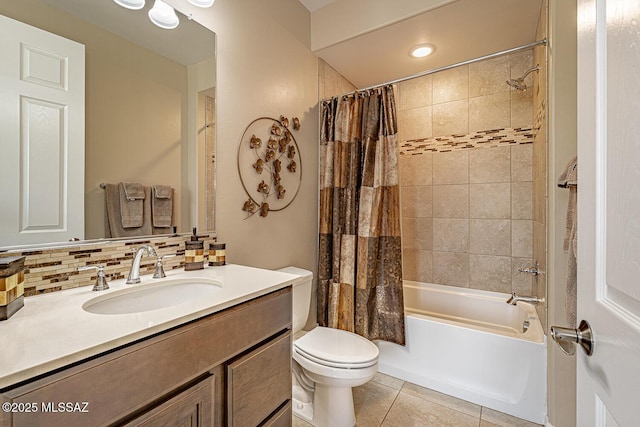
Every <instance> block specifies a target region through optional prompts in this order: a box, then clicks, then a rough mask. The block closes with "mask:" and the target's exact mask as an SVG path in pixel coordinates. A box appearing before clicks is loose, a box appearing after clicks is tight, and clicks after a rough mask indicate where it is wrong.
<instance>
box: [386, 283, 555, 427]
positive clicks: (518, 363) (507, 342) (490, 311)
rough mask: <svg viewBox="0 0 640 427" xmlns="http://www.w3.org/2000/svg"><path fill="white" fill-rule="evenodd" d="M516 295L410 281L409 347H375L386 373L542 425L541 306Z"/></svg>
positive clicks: (407, 300)
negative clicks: (516, 300) (514, 297)
mask: <svg viewBox="0 0 640 427" xmlns="http://www.w3.org/2000/svg"><path fill="white" fill-rule="evenodd" d="M509 296H510V295H508V294H502V293H496V292H487V291H479V290H475V289H466V288H457V287H452V286H442V285H433V284H425V283H418V282H411V281H405V282H404V300H405V313H406V318H405V320H406V342H407V344H406V346H405V347H402V346H399V345H397V344H391V343H388V342H384V341H377V342H376V344H377V345H378V347H379V348H380V359H379V370H380V372H382V373H384V374H388V375H392V376H394V377H397V378H400V379H403V380H405V381H409V382H411V383H414V384H418V385H421V386H424V387H427V388H430V389H433V390H437V391H439V392H442V393H445V394H448V395H451V396H455V397H458V398H460V399H463V400H467V401H469V402H473V403H476V404H478V405H482V406H486V407H488V408H492V409H495V410H497V411H500V412H505V413H507V414H511V415H514V416H516V417H519V418H524V419H526V420H529V421H532V422H535V423H538V424H543V423H544V419H545V415H546V387H547V373H546V368H547V362H546V360H547V359H546V339H545V335H544V333H543V331H542V326H541V324H540V320H539V318H538V315H537V314H536V310H535V307H534V306H533V305H531V304H524V303H518V305H517V306H512V305H509V304H506V300H507V299H508V298H509ZM525 322H528V323H527V325H528V326H524V325H525ZM525 327H527V329H526V331H524V330H523V329H524V328H525Z"/></svg>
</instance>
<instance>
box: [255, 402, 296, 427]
mask: <svg viewBox="0 0 640 427" xmlns="http://www.w3.org/2000/svg"><path fill="white" fill-rule="evenodd" d="M291 417H292V414H291V401H290V400H289V401H288V402H287V404H286V405H284V406H283V407H282V408H280V410H279V411H278V412H276V413H275V414H273V415H272V416H271V417H269V419H268V420H267V421H266V422H265V423H264V424H263V425H262V427H290V426H291Z"/></svg>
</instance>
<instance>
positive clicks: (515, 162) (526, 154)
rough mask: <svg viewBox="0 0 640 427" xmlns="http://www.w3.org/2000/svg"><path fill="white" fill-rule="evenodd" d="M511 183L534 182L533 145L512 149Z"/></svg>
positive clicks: (516, 146)
mask: <svg viewBox="0 0 640 427" xmlns="http://www.w3.org/2000/svg"><path fill="white" fill-rule="evenodd" d="M511 181H533V144H520V145H514V146H512V147H511Z"/></svg>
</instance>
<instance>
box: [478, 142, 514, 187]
mask: <svg viewBox="0 0 640 427" xmlns="http://www.w3.org/2000/svg"><path fill="white" fill-rule="evenodd" d="M510 181H511V147H494V148H480V149H474V150H469V182H471V183H478V184H482V183H487V182H510Z"/></svg>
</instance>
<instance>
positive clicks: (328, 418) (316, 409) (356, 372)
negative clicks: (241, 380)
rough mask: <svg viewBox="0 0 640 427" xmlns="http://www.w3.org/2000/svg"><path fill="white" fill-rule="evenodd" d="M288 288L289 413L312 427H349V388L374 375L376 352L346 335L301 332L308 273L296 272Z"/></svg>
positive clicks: (309, 282) (308, 289)
mask: <svg viewBox="0 0 640 427" xmlns="http://www.w3.org/2000/svg"><path fill="white" fill-rule="evenodd" d="M279 271H282V272H285V273H290V274H296V275H298V276H300V280H298V281H297V282H295V283H294V284H293V334H294V341H293V349H292V354H293V363H292V367H293V412H294V414H295V415H296V416H298V417H299V418H302V419H303V420H305V421H307V422H308V423H310V424H312V425H314V426H316V427H325V426H330V427H353V426H354V425H355V423H356V417H355V412H354V410H353V395H352V392H351V388H352V387H357V386H359V385H362V384H365V383H367V382H368V381H370V380H371V379H372V378H373V377H374V376H375V374H376V373H377V372H378V347H376V345H375V344H373V343H372V342H371V341H369V340H367V339H366V338H363V337H361V336H360V335H356V334H354V333H351V332H347V331H341V330H338V329H332V328H324V327H321V326H318V327H316V328H314V329H312V330H311V331H309V332H305V331H302V328H303V327H304V325H305V324H306V322H307V317H308V315H309V307H310V303H311V288H312V282H313V274H312V273H311V272H310V271H307V270H302V269H299V268H296V267H286V268H283V269H281V270H279Z"/></svg>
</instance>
